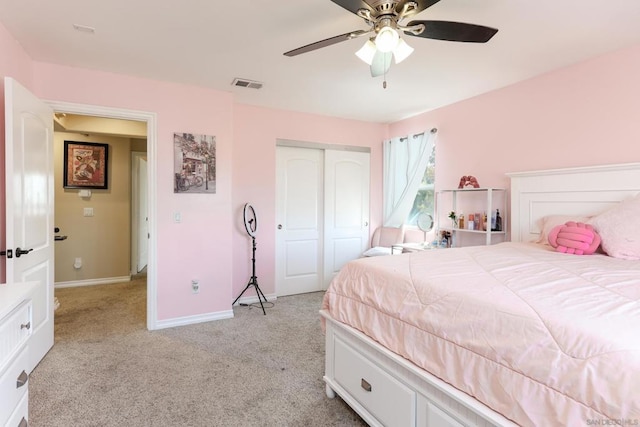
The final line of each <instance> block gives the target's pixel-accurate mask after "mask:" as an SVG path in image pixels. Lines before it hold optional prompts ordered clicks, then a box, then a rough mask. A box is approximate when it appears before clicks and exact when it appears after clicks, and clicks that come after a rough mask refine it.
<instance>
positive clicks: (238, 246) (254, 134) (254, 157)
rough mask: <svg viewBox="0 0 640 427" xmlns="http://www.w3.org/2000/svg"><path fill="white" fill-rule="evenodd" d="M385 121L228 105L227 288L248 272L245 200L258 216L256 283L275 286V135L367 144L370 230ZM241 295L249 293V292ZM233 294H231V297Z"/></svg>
mask: <svg viewBox="0 0 640 427" xmlns="http://www.w3.org/2000/svg"><path fill="white" fill-rule="evenodd" d="M386 128H387V126H386V125H382V124H375V123H366V122H357V121H353V120H344V119H337V118H331V117H323V116H316V115H311V114H303V113H295V112H289V111H280V110H271V109H265V108H260V107H253V106H248V105H238V104H236V105H235V106H234V146H233V148H234V150H233V187H232V194H233V200H232V209H233V214H232V215H233V218H234V227H233V266H234V267H233V292H234V295H236V296H237V295H238V294H239V293H240V292H242V290H243V289H244V287H245V286H246V284H247V282H248V280H249V278H250V277H251V262H250V259H251V242H250V240H249V238H248V237H247V234H246V232H245V230H244V225H243V222H242V207H243V206H244V204H245V203H247V202H249V203H251V204H252V205H253V206H254V207H255V209H256V211H257V213H258V215H259V220H260V225H259V234H258V236H257V238H256V242H257V249H256V276H257V277H258V283H259V285H260V289H262V291H263V292H264V293H266V294H270V293H274V292H275V283H274V279H275V238H276V234H275V233H276V218H275V214H276V212H275V210H276V209H275V193H276V170H275V166H276V165H275V159H276V140H277V139H287V140H296V141H305V142H316V143H324V144H339V145H351V146H361V147H370V148H371V198H370V202H371V230H373V229H375V227H376V226H377V225H379V224H380V222H381V221H382V208H381V206H382V141H383V140H384V139H385V138H386V137H387V134H386ZM245 295H255V293H254V292H249V291H247V293H246V294H245ZM234 298H235V297H234Z"/></svg>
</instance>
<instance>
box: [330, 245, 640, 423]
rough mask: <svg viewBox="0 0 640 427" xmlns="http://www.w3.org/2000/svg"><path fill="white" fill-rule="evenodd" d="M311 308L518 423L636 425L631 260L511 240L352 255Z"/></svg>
mask: <svg viewBox="0 0 640 427" xmlns="http://www.w3.org/2000/svg"><path fill="white" fill-rule="evenodd" d="M323 306H324V308H325V309H327V310H328V311H329V312H330V314H331V316H332V317H333V318H335V319H336V320H338V321H340V322H343V323H346V324H349V325H351V326H353V327H354V328H356V329H358V330H360V331H362V332H363V333H365V334H366V335H368V336H370V337H372V338H373V339H375V340H376V341H378V342H380V343H381V344H382V345H384V346H385V347H387V348H389V349H391V350H393V351H394V352H396V353H398V354H400V355H402V356H403V357H405V358H407V359H409V360H411V361H412V362H413V363H415V364H416V365H418V366H419V367H421V368H423V369H425V370H427V371H429V372H431V373H432V374H434V375H436V376H437V377H439V378H441V379H443V380H444V381H446V382H448V383H450V384H452V385H453V386H455V387H456V388H458V389H460V390H462V391H464V392H466V393H468V394H469V395H471V396H473V397H475V398H476V399H478V400H479V401H481V402H483V403H484V404H485V405H487V406H489V407H490V408H492V409H493V410H495V411H496V412H499V413H501V414H503V415H504V416H505V417H507V418H509V419H511V420H513V421H514V422H516V423H518V424H521V425H526V426H527V425H528V426H543V425H563V426H564V425H598V423H599V425H604V424H603V423H607V422H608V423H610V424H609V425H614V424H613V423H616V424H617V425H640V262H638V261H627V260H620V259H615V258H610V257H607V256H604V255H593V256H589V257H579V256H575V255H568V254H562V253H558V252H555V251H553V249H552V248H551V247H549V246H543V245H535V244H523V243H503V244H499V245H494V246H482V247H467V248H456V249H442V250H432V251H427V252H419V253H412V254H404V255H400V256H397V255H392V256H384V257H375V258H363V259H359V260H356V261H353V262H351V263H349V264H347V265H346V266H345V267H344V268H343V269H342V270H341V271H340V273H339V274H338V276H337V277H336V278H335V279H334V280H333V282H332V283H331V285H330V287H329V289H328V290H327V292H326V295H325V298H324V302H323ZM625 421H626V424H625Z"/></svg>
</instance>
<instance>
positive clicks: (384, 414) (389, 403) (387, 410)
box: [334, 337, 416, 427]
mask: <svg viewBox="0 0 640 427" xmlns="http://www.w3.org/2000/svg"><path fill="white" fill-rule="evenodd" d="M334 375H335V380H336V382H337V383H338V384H340V385H341V386H342V387H344V389H345V390H346V391H347V392H348V393H349V394H350V395H351V396H353V398H355V399H356V400H358V402H360V404H362V405H363V406H364V407H365V408H367V409H368V410H369V411H370V412H371V414H372V415H373V416H374V417H376V418H377V419H378V420H379V421H380V423H382V424H383V425H385V426H394V427H395V426H412V427H413V426H415V424H416V412H415V411H416V393H415V392H414V391H413V390H412V389H410V388H409V387H407V386H406V385H404V384H402V383H401V382H400V381H398V380H397V379H395V378H394V377H393V376H392V375H390V374H389V373H388V372H387V371H385V370H384V369H382V368H381V367H379V366H376V365H375V364H373V363H371V362H370V361H368V360H367V359H365V358H364V357H362V356H361V355H359V354H358V353H357V352H356V351H355V350H354V349H353V348H352V347H351V346H349V345H348V344H346V343H345V342H344V341H342V340H340V338H338V337H336V338H335V371H334Z"/></svg>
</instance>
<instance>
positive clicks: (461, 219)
mask: <svg viewBox="0 0 640 427" xmlns="http://www.w3.org/2000/svg"><path fill="white" fill-rule="evenodd" d="M458 228H459V229H460V230H464V214H463V213H462V212H460V213H459V214H458Z"/></svg>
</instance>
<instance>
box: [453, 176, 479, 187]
mask: <svg viewBox="0 0 640 427" xmlns="http://www.w3.org/2000/svg"><path fill="white" fill-rule="evenodd" d="M468 185H470V186H472V187H473V188H480V184H478V180H477V179H476V177H475V176H471V175H469V176H467V175H465V176H463V177H462V178H460V183H459V184H458V188H464V187H466V186H468Z"/></svg>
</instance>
